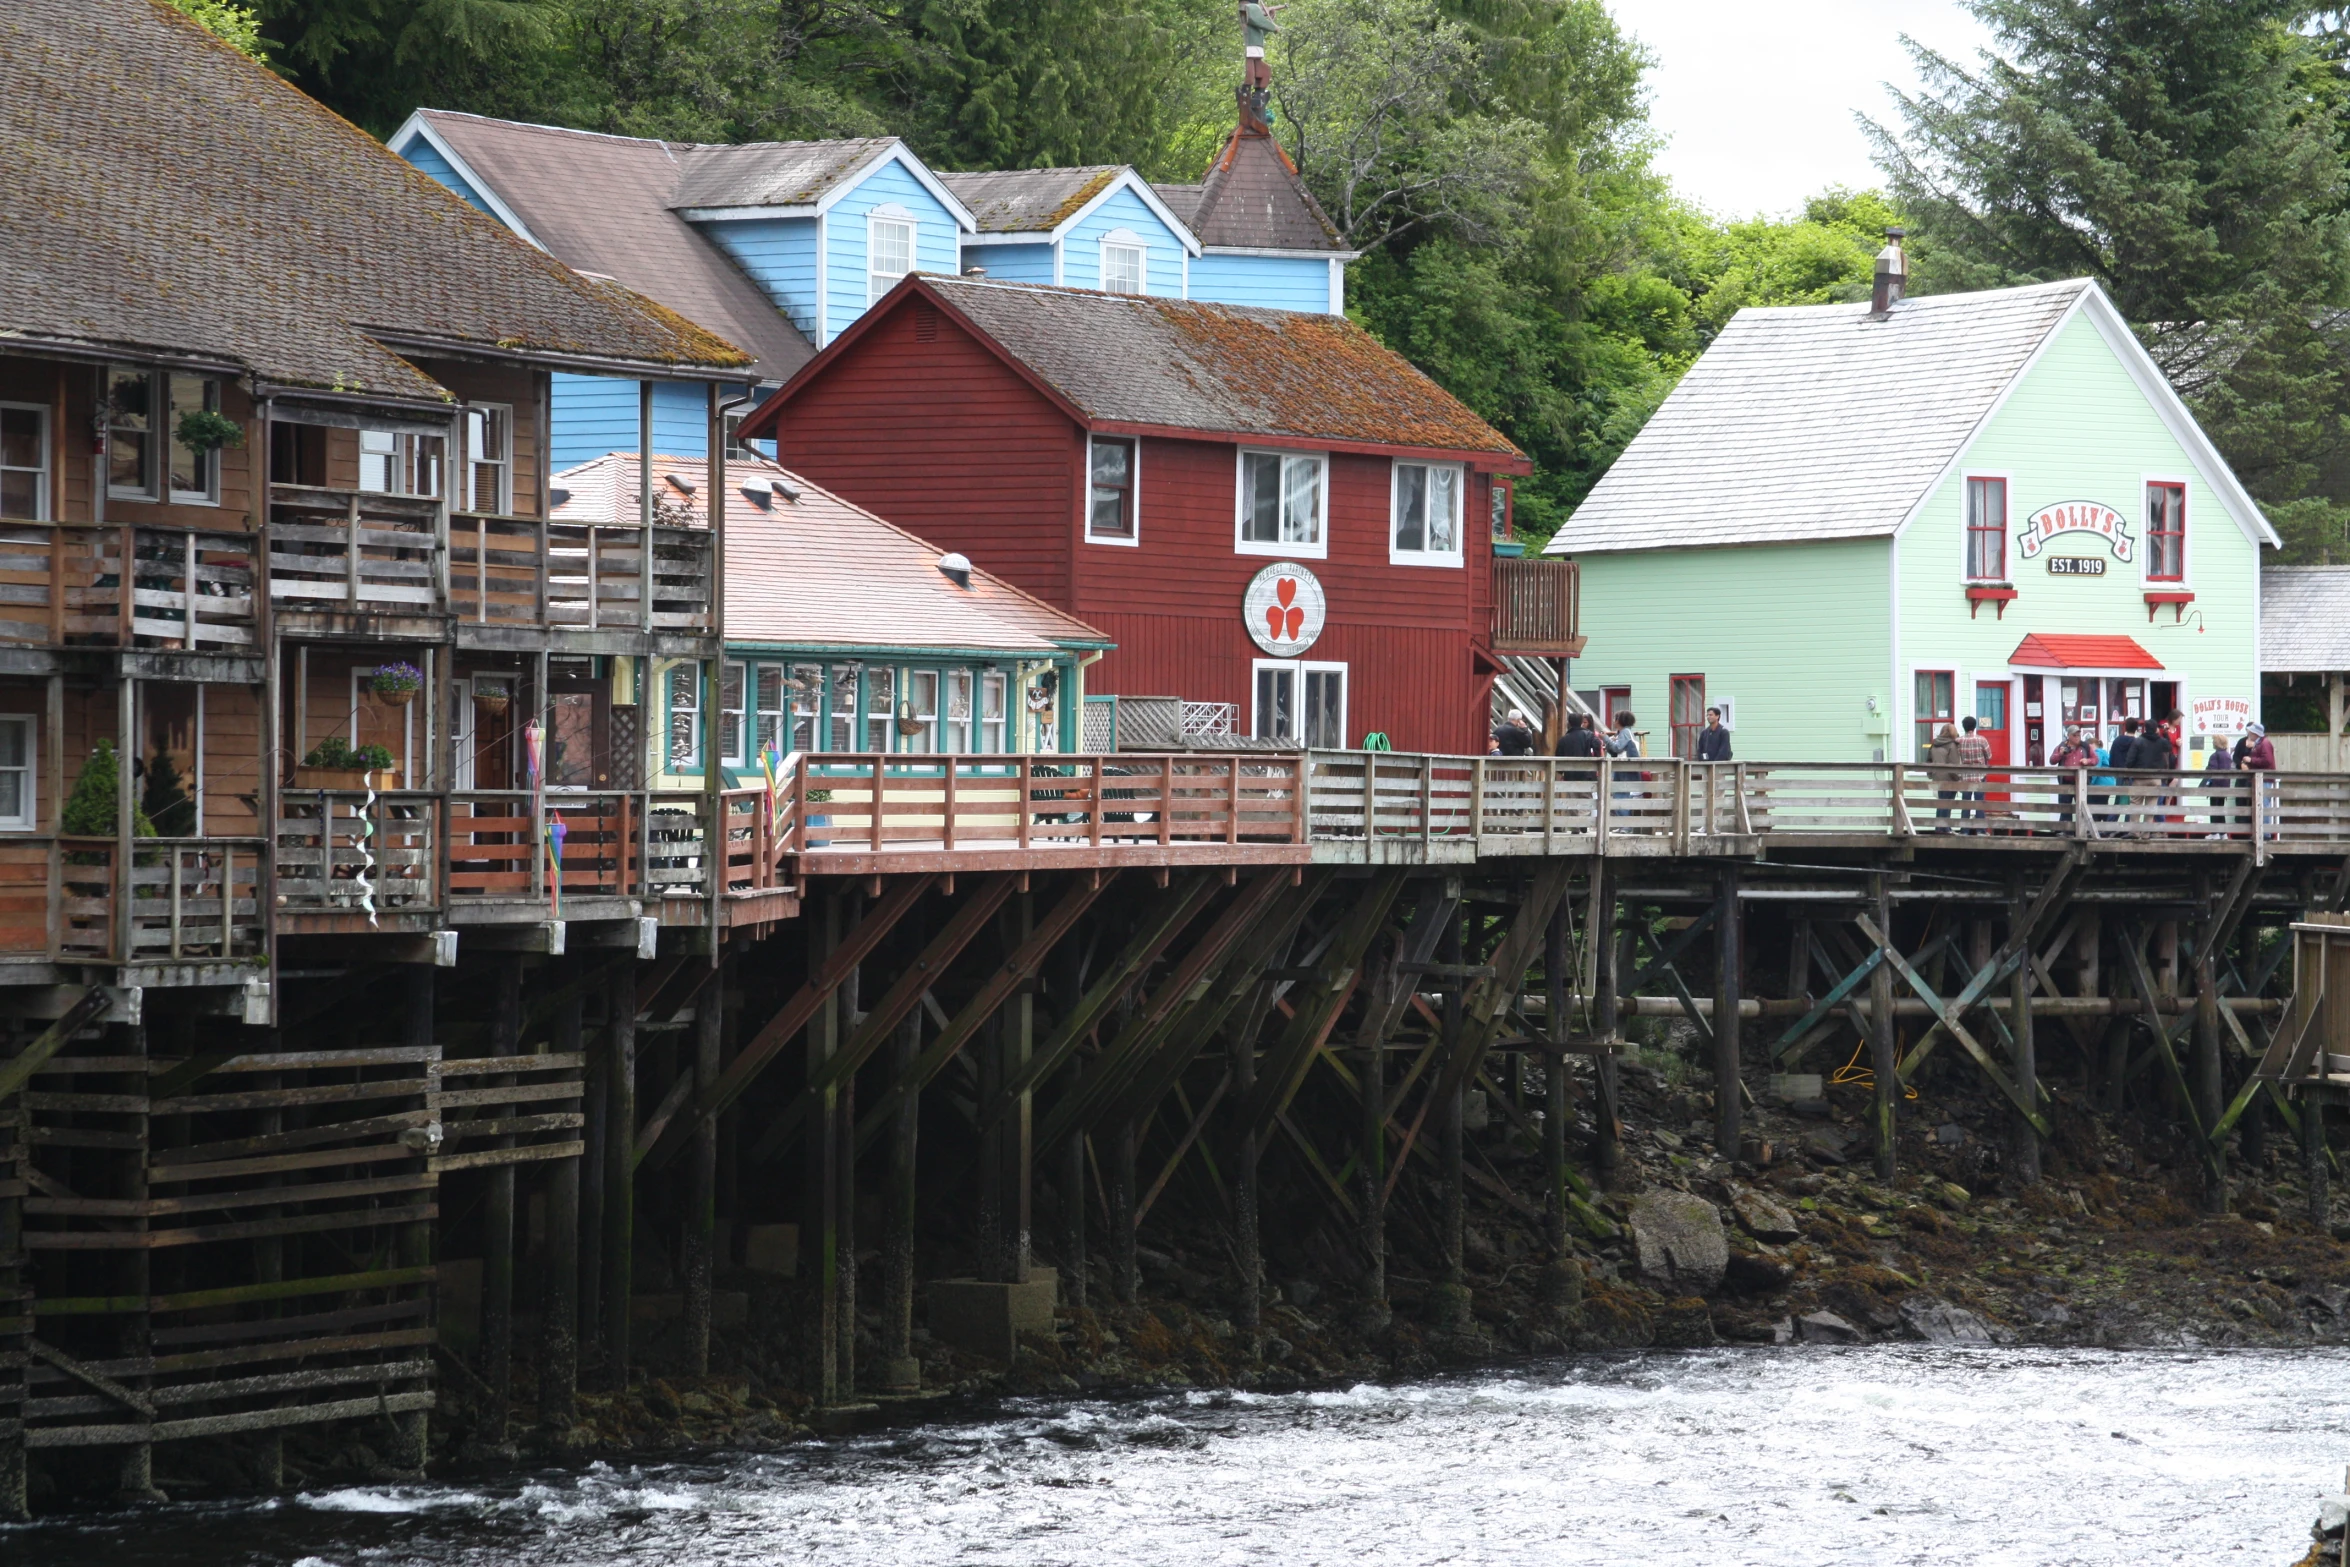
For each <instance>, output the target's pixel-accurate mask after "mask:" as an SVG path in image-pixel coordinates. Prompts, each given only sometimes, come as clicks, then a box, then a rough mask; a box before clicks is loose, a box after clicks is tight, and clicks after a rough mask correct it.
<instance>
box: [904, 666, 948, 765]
mask: <svg viewBox="0 0 2350 1567" xmlns="http://www.w3.org/2000/svg"><path fill="white" fill-rule="evenodd" d="M903 679H904V681H905V690H904V692H903V693H902V694H901V695H900V697H899V700H900V701H902V702H903V703H905V704H906V706H907V707H909V708H910V709H912V714H911V716H912V717H913V719H914V721H915V722H916V723H918V724H920V725H921V726H922V727H921V728H920V729H918V730H916V731H915V732H914V733H912V734H910V735H909V734H902V733H901V734H899V735H898V736H897V741H898V744H899V745H900V746H901V747H903V748H904V749H905V750H908V751H913V752H919V753H921V754H922V755H925V756H935V755H937V754H939V753H941V752H943V751H948V750H951V749H953V748H952V747H951V746H944V745H941V744H940V743H939V742H940V741H941V740H942V739H943V738H944V736H943V735H942V734H941V733H940V730H939V714H940V711H941V709H942V707H943V705H944V703H945V700H946V694H947V690H946V684H947V672H946V671H945V670H944V669H940V668H936V667H927V666H920V665H917V666H916V667H914V668H911V669H908V670H906V671H905V672H904V675H903ZM925 684H927V685H928V686H929V687H930V698H929V709H928V711H924V709H923V706H922V704H920V703H918V702H916V701H915V700H914V693H915V692H917V691H919V690H921V689H922V687H923V686H924V685H925ZM890 727H891V728H892V729H893V730H894V729H896V727H897V726H896V724H895V722H894V721H893V722H892V724H891V726H890Z"/></svg>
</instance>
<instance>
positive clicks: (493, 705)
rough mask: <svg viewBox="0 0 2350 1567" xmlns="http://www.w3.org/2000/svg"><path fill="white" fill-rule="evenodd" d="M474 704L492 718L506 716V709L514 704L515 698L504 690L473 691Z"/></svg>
mask: <svg viewBox="0 0 2350 1567" xmlns="http://www.w3.org/2000/svg"><path fill="white" fill-rule="evenodd" d="M473 705H474V707H475V708H476V709H477V710H478V711H480V712H483V713H486V714H488V715H489V716H490V717H492V718H504V717H505V716H506V709H507V708H509V707H511V706H513V705H514V699H513V698H512V697H510V696H508V695H507V694H506V693H505V692H503V691H476V692H474V693H473Z"/></svg>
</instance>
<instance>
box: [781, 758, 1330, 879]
mask: <svg viewBox="0 0 2350 1567" xmlns="http://www.w3.org/2000/svg"><path fill="white" fill-rule="evenodd" d="M787 767H788V769H789V779H788V787H790V789H791V790H792V791H793V799H792V800H791V802H790V804H789V805H788V807H787V808H786V810H785V817H786V820H785V824H784V826H783V829H782V831H781V834H780V835H779V838H778V843H777V852H778V853H782V854H792V853H802V852H805V853H809V854H821V853H822V852H824V851H826V850H828V849H829V850H853V851H861V852H867V853H870V852H874V851H877V850H886V849H908V848H933V849H938V850H941V851H947V850H956V849H975V848H1019V849H1027V848H1037V847H1060V848H1067V847H1077V846H1094V845H1103V844H1112V845H1115V844H1128V845H1137V844H1154V843H1155V844H1204V843H1226V844H1240V843H1301V842H1303V841H1304V835H1303V821H1302V818H1301V817H1300V815H1299V811H1298V805H1299V784H1300V780H1301V777H1302V773H1303V767H1304V759H1303V757H1302V756H1301V755H1299V754H1298V753H1295V752H1272V753H1267V752H1262V751H1224V752H1191V753H1182V754H1175V755H1166V756H1151V755H1143V754H1118V755H1110V756H1049V755H1048V756H907V755H889V756H877V755H817V756H805V757H795V758H793V759H791V761H790V762H789V763H787Z"/></svg>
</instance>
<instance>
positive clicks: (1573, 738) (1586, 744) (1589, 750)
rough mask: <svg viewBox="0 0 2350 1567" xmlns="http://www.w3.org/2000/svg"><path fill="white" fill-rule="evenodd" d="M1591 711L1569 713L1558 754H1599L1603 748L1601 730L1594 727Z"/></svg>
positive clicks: (1587, 755) (1560, 737) (1560, 738)
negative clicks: (1600, 736)
mask: <svg viewBox="0 0 2350 1567" xmlns="http://www.w3.org/2000/svg"><path fill="white" fill-rule="evenodd" d="M1593 723H1594V720H1593V718H1592V717H1591V715H1590V714H1589V713H1569V714H1568V715H1567V728H1566V732H1565V733H1564V734H1561V735H1560V736H1559V748H1558V754H1559V755H1561V756H1585V757H1589V756H1597V755H1599V754H1600V751H1601V750H1602V746H1601V743H1600V738H1599V731H1598V730H1597V729H1594V728H1593V727H1592V724H1593Z"/></svg>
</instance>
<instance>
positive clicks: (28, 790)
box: [0, 686, 204, 832]
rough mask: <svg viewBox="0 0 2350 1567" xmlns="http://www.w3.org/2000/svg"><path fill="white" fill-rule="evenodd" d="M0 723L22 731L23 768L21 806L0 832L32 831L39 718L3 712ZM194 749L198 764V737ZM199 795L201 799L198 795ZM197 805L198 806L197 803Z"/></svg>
mask: <svg viewBox="0 0 2350 1567" xmlns="http://www.w3.org/2000/svg"><path fill="white" fill-rule="evenodd" d="M196 689H197V691H198V692H201V691H202V690H203V689H204V688H203V687H202V686H198V687H197V688H196ZM198 700H199V702H200V701H201V700H202V698H201V696H199V698H198ZM0 724H14V725H16V726H17V727H19V728H21V729H23V731H24V767H23V768H22V771H23V773H24V793H23V794H22V795H21V796H19V803H20V804H21V806H22V807H23V808H22V809H21V810H19V811H18V812H17V813H16V814H15V815H13V816H0V832H31V831H33V830H34V829H35V828H36V827H38V826H39V825H40V822H41V752H40V742H41V727H40V721H39V719H38V718H36V717H35V716H34V715H33V714H31V713H6V714H0ZM196 750H197V756H198V758H199V762H198V765H199V766H201V765H202V763H201V758H202V756H203V744H202V741H201V739H199V741H198V743H197V748H196ZM9 771H16V769H11V768H0V772H9ZM198 798H199V799H200V798H201V795H199V796H198ZM199 809H201V807H200V806H199ZM202 830H203V829H202V828H201V827H199V828H198V829H197V831H199V832H201V831H202Z"/></svg>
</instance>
